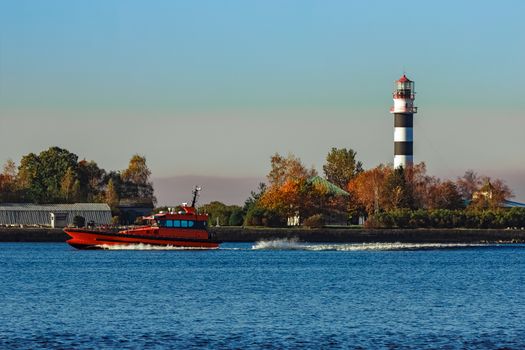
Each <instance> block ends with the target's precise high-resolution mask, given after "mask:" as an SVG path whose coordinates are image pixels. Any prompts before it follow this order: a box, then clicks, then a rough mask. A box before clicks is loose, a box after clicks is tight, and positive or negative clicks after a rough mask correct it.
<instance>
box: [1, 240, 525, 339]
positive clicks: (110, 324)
mask: <svg viewBox="0 0 525 350" xmlns="http://www.w3.org/2000/svg"><path fill="white" fill-rule="evenodd" d="M138 248H139V249H137V250H111V251H110V250H104V251H79V250H75V249H73V248H70V247H69V246H68V245H66V244H54V243H47V244H46V243H43V244H38V243H2V244H0V279H1V280H0V348H2V349H10V348H14V349H18V348H20V349H30V348H31V349H38V348H53V349H56V348H68V349H70V348H75V349H85V348H86V349H87V348H90V349H93V348H96V349H104V348H108V349H109V348H111V349H114V348H132V349H162V348H211V349H230V348H239V349H250V348H253V349H259V348H265V349H281V348H294V349H295V348H325V349H338V348H341V349H347V348H355V349H363V348H365V349H377V348H384V349H425V348H445V349H465V348H467V349H494V348H508V349H523V348H525V306H524V302H525V245H507V246H506V245H499V246H498V245H492V246H485V245H483V246H470V245H410V244H408V245H403V244H383V245H381V244H375V245H374V244H353V245H349V244H346V245H338V244H324V245H322V244H319V245H318V244H303V243H299V242H293V241H291V242H289V241H274V242H270V243H257V244H223V245H222V246H221V249H218V250H212V251H200V250H189V251H181V250H177V249H171V250H149V247H147V246H142V247H138Z"/></svg>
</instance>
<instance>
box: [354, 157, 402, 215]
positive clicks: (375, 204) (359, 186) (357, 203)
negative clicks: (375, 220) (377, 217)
mask: <svg viewBox="0 0 525 350" xmlns="http://www.w3.org/2000/svg"><path fill="white" fill-rule="evenodd" d="M391 173H392V168H390V167H388V166H385V165H382V164H381V165H379V166H377V167H375V168H373V169H370V170H366V171H363V172H361V173H359V174H358V175H357V176H356V177H354V178H353V179H352V180H350V183H349V184H348V191H349V192H350V195H351V205H352V207H353V208H352V209H353V211H354V212H358V213H360V212H361V211H364V212H366V213H368V214H372V213H374V212H378V211H380V210H384V209H385V207H386V203H387V202H388V197H387V196H386V195H385V191H383V188H384V186H385V183H386V180H387V179H388V178H389V176H390V174H391Z"/></svg>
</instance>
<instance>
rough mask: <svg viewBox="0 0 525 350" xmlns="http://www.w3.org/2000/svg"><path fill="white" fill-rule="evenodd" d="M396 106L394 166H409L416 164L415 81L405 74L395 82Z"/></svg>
mask: <svg viewBox="0 0 525 350" xmlns="http://www.w3.org/2000/svg"><path fill="white" fill-rule="evenodd" d="M392 95H393V98H394V106H393V107H392V108H390V113H392V114H394V168H399V167H403V168H407V167H409V166H412V165H413V164H414V132H413V126H414V114H415V113H417V107H415V106H414V98H415V91H414V82H413V81H411V80H410V79H408V78H407V77H406V75H404V74H403V76H402V77H401V78H400V79H399V80H397V81H396V82H395V87H394V93H393V94H392Z"/></svg>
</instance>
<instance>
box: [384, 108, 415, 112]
mask: <svg viewBox="0 0 525 350" xmlns="http://www.w3.org/2000/svg"><path fill="white" fill-rule="evenodd" d="M390 113H417V107H397V108H396V107H390Z"/></svg>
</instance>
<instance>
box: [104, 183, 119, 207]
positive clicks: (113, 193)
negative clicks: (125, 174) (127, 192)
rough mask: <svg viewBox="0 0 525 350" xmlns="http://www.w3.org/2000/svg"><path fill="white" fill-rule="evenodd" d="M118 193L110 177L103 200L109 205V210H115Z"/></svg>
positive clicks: (117, 202)
mask: <svg viewBox="0 0 525 350" xmlns="http://www.w3.org/2000/svg"><path fill="white" fill-rule="evenodd" d="M119 200H120V199H119V195H118V192H117V188H116V186H115V183H114V182H113V179H110V180H109V182H108V186H107V188H106V193H105V202H106V203H107V204H108V205H109V207H110V208H111V210H115V209H116V208H117V207H118V204H119Z"/></svg>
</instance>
